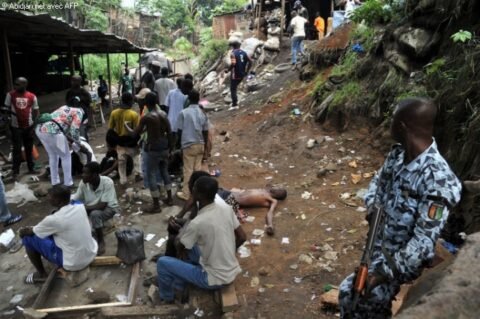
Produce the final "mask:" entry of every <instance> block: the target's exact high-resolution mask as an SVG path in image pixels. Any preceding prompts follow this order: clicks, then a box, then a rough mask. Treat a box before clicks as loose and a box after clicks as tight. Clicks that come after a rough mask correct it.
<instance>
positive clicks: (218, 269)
mask: <svg viewBox="0 0 480 319" xmlns="http://www.w3.org/2000/svg"><path fill="white" fill-rule="evenodd" d="M239 226H240V223H239V222H238V219H237V217H236V216H235V213H234V212H233V209H232V207H230V206H229V205H227V204H225V203H221V202H220V201H215V202H214V203H212V204H210V205H208V206H205V207H203V208H202V209H201V210H200V211H199V212H198V215H197V217H195V218H194V219H193V220H192V221H191V222H190V223H189V224H188V226H187V228H186V230H185V233H184V234H183V235H182V236H181V238H180V242H181V243H182V244H183V245H184V246H185V248H187V249H192V248H193V246H195V245H198V247H199V249H200V265H202V267H203V269H205V271H206V272H207V274H208V284H209V285H210V286H214V285H226V284H230V283H232V282H233V281H234V280H235V277H236V276H237V275H238V274H239V273H240V272H241V271H242V270H241V268H240V265H239V263H238V260H237V257H236V255H235V252H236V249H235V248H236V247H235V233H234V231H235V229H237V228H238V227H239Z"/></svg>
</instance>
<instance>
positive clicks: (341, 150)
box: [338, 146, 347, 153]
mask: <svg viewBox="0 0 480 319" xmlns="http://www.w3.org/2000/svg"><path fill="white" fill-rule="evenodd" d="M338 151H339V152H340V153H345V152H346V151H347V150H346V149H345V147H343V146H342V147H340V148H339V149H338Z"/></svg>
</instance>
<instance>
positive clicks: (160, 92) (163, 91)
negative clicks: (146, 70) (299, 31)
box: [155, 67, 177, 113]
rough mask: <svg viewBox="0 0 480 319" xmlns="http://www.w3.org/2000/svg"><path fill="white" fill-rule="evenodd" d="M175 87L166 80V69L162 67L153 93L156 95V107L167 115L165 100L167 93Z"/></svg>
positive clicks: (169, 80) (170, 80) (170, 81)
mask: <svg viewBox="0 0 480 319" xmlns="http://www.w3.org/2000/svg"><path fill="white" fill-rule="evenodd" d="M176 87H177V85H176V84H175V82H174V81H173V80H172V79H169V78H168V68H166V67H163V68H162V69H161V71H160V78H159V79H158V80H156V81H155V92H156V93H157V98H158V101H157V103H158V105H160V108H161V109H162V110H163V111H165V112H167V113H168V109H167V107H166V104H167V103H166V99H167V95H168V92H170V91H171V90H173V89H175V88H176Z"/></svg>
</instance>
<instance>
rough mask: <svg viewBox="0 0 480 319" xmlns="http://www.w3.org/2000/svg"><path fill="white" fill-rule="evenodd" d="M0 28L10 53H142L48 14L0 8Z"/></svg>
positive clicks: (116, 39) (107, 35) (122, 41)
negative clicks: (5, 33) (6, 39)
mask: <svg viewBox="0 0 480 319" xmlns="http://www.w3.org/2000/svg"><path fill="white" fill-rule="evenodd" d="M0 29H5V30H6V32H7V37H8V43H9V47H10V50H11V51H30V52H31V51H33V52H46V53H52V54H63V53H68V51H69V45H70V44H71V46H72V49H73V52H74V53H143V52H147V51H153V50H155V49H149V48H142V47H138V46H136V45H134V44H133V43H131V42H129V41H128V40H126V39H124V38H120V37H118V36H116V35H114V34H111V33H103V32H100V31H97V30H85V29H79V28H76V27H74V26H72V25H70V24H68V23H66V22H64V21H63V20H62V19H60V18H56V17H52V16H50V15H48V14H38V15H34V14H32V13H28V12H19V11H11V10H4V9H0Z"/></svg>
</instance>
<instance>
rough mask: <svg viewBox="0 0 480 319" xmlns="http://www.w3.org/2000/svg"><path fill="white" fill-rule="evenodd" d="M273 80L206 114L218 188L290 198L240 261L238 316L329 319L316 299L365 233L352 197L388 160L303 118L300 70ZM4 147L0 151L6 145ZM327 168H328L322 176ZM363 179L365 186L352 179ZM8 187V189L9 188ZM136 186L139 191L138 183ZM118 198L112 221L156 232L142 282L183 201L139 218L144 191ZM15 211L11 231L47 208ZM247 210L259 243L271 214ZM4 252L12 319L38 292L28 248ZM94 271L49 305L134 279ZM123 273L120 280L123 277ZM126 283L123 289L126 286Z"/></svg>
mask: <svg viewBox="0 0 480 319" xmlns="http://www.w3.org/2000/svg"><path fill="white" fill-rule="evenodd" d="M287 59H288V53H284V54H283V55H282V56H280V57H279V58H278V60H277V61H276V63H277V64H278V63H281V62H283V61H284V60H287ZM276 76H277V78H276V79H274V80H273V81H271V83H270V84H269V85H268V86H267V87H266V88H264V89H263V90H262V91H261V92H258V93H256V94H250V95H247V98H246V100H244V101H242V102H241V107H240V109H239V110H236V111H226V110H222V111H219V112H213V113H210V114H209V116H210V118H211V121H212V123H213V124H214V126H215V137H214V148H213V151H212V157H211V159H210V160H209V162H208V168H209V169H210V170H212V169H219V170H220V171H221V176H220V177H219V182H220V185H221V186H222V187H224V188H233V187H236V188H261V187H264V186H265V185H266V184H274V185H282V186H284V187H286V188H287V190H288V197H287V199H286V200H285V201H282V202H281V203H280V204H279V206H278V208H277V210H276V213H275V219H274V224H275V229H276V233H275V235H274V236H273V237H268V236H266V235H265V236H262V237H260V238H261V244H260V245H255V246H254V245H248V246H247V247H248V248H249V249H250V250H251V255H250V256H249V257H246V258H239V260H240V264H241V267H242V269H243V271H242V274H241V275H239V276H238V278H237V280H236V281H235V287H236V291H237V296H238V299H239V302H240V304H241V307H240V309H239V310H238V311H236V312H235V313H234V314H233V317H235V318H242V319H243V318H295V317H299V318H333V317H335V313H326V312H325V311H322V310H321V309H320V304H319V301H318V299H319V296H320V295H321V294H322V293H323V291H324V287H325V285H328V284H331V285H338V284H339V283H340V282H341V280H342V279H343V278H344V277H345V276H346V275H347V274H349V273H351V272H352V271H353V269H354V268H355V266H356V264H357V263H358V260H359V257H360V254H361V249H362V247H363V245H364V241H365V236H366V231H367V227H366V226H365V224H364V223H362V222H363V216H364V213H362V212H360V211H359V210H362V208H361V207H363V206H362V201H361V200H360V199H359V198H358V197H357V196H356V194H357V192H358V191H359V190H362V189H365V188H366V187H367V186H368V182H369V180H370V179H371V176H372V173H373V172H374V171H375V169H377V168H378V167H379V166H380V164H381V162H382V160H383V154H380V153H379V152H378V151H376V150H375V149H374V148H373V147H372V146H371V144H372V142H373V141H372V140H371V137H370V136H369V132H368V130H367V129H365V128H364V126H361V125H358V127H357V128H354V129H351V130H350V131H348V132H345V133H343V134H340V135H339V134H338V133H336V132H334V131H324V130H323V129H322V128H321V127H319V126H318V125H317V124H316V123H314V122H313V121H312V120H311V118H309V117H308V116H306V115H307V114H308V108H309V105H310V99H309V94H310V91H311V89H312V87H311V86H312V85H313V84H305V83H302V82H300V81H298V80H297V78H298V74H297V72H296V71H291V70H290V71H287V72H285V73H282V74H280V75H276ZM273 95H275V97H273V98H272V96H273ZM294 108H299V109H300V111H301V114H300V115H295V114H294V113H293V112H292V110H293V109H294ZM225 132H228V133H229V136H230V140H228V141H226V142H225V141H224V140H225V137H224V135H222V134H221V133H225ZM104 134H105V127H102V128H100V129H97V130H96V131H94V132H92V134H91V136H92V138H91V144H92V147H93V149H94V151H95V152H96V153H97V152H98V154H97V155H99V156H98V157H97V160H101V154H102V153H105V151H106V149H105V145H104V144H105V142H104ZM310 139H314V140H316V143H315V144H314V145H313V147H312V148H308V147H307V143H308V141H309V140H310ZM2 142H3V144H2V145H0V148H5V146H6V145H8V141H6V140H2ZM40 152H41V154H42V161H43V162H45V159H46V157H45V154H44V150H43V149H40ZM327 165H329V166H331V167H330V169H332V170H331V171H328V172H326V173H325V175H322V174H320V175H319V176H317V173H319V171H321V169H322V168H324V167H326V166H327ZM352 174H353V175H352ZM358 176H360V180H353V179H358V178H359V177H358ZM77 182H78V179H77ZM42 184H44V185H47V184H48V182H42ZM12 186H13V185H12V184H10V185H7V190H8V189H10V188H11V187H12ZM135 187H136V188H137V189H138V190H141V182H139V183H137V184H136V185H135ZM117 191H118V188H117ZM122 195H123V193H118V196H119V197H121V205H122V207H123V208H124V213H123V216H124V217H123V218H122V220H116V224H117V226H119V224H121V225H127V226H133V227H137V228H140V229H142V230H144V232H145V234H150V233H151V234H155V237H154V238H153V239H152V240H151V241H148V242H145V248H146V249H145V251H146V254H147V260H146V261H145V262H144V263H143V265H142V279H144V278H147V277H149V276H151V275H153V274H155V263H152V262H150V261H148V260H149V258H150V257H151V256H153V255H154V254H156V253H158V252H161V251H163V249H164V247H162V248H157V247H156V246H155V243H156V242H157V241H158V239H160V238H162V237H165V236H166V220H167V218H168V216H169V215H172V214H174V213H175V212H176V211H177V210H178V209H179V207H178V206H179V205H181V204H182V202H181V201H179V200H176V205H177V206H174V207H172V208H168V209H165V210H164V212H162V213H161V214H157V215H145V214H137V212H138V211H139V209H140V210H141V209H142V208H143V207H144V206H145V205H146V203H147V202H148V201H149V199H148V193H147V192H143V195H142V196H140V198H139V199H137V200H135V201H134V202H133V203H132V204H129V203H127V202H126V201H125V199H124V198H123V197H122ZM11 209H12V211H14V212H16V213H21V214H23V215H24V217H25V218H24V220H23V221H22V222H21V223H20V224H18V225H15V226H14V227H13V229H14V230H17V229H18V228H19V227H20V226H25V225H34V224H35V223H37V222H38V221H39V220H41V219H42V218H43V217H44V216H45V215H46V214H48V213H49V212H50V210H51V208H50V207H49V205H48V203H47V202H46V198H45V197H42V198H39V201H38V202H34V203H28V204H26V205H24V206H22V207H19V208H17V207H15V206H11ZM247 212H248V214H249V215H250V216H254V217H255V219H254V221H253V222H251V223H245V224H243V227H244V229H245V231H246V233H247V235H248V239H249V240H250V239H252V238H259V237H258V236H254V235H253V234H252V232H253V231H254V229H264V215H265V214H266V210H265V209H249V210H247ZM285 238H288V242H289V243H288V244H285V243H283V244H282V241H285ZM107 242H108V246H107V255H114V254H115V251H116V239H115V236H114V233H113V232H111V233H109V235H108V236H107ZM330 249H331V250H330ZM0 256H1V257H0V269H1V273H0V287H1V288H0V289H3V290H4V291H3V292H2V293H1V294H0V313H2V314H3V315H1V316H2V317H5V318H11V317H15V316H19V313H20V312H19V311H18V310H17V311H16V312H15V311H14V310H15V309H16V308H15V305H12V304H10V300H11V299H12V297H13V296H15V295H17V294H22V295H24V296H23V298H22V301H20V302H19V303H18V305H20V306H21V307H28V306H29V305H31V303H32V302H33V300H34V298H35V296H36V295H37V294H38V291H39V289H40V288H39V287H38V286H35V287H32V286H27V285H25V284H24V283H23V279H24V277H25V275H26V274H27V273H28V272H30V271H32V270H33V269H32V266H31V265H30V264H29V262H28V260H27V259H26V255H25V251H24V249H21V250H20V251H19V252H17V253H15V254H10V253H4V254H2V255H0ZM300 256H302V257H300ZM97 271H98V270H95V273H94V275H93V277H92V278H93V280H90V281H89V282H87V283H85V284H84V285H82V286H80V287H78V288H75V289H74V290H71V291H69V290H68V289H66V291H67V292H65V294H64V295H63V296H61V294H59V295H58V298H53V297H52V299H55V301H52V300H49V301H48V303H49V306H50V305H58V303H57V302H61V303H66V302H67V301H68V303H73V304H75V303H77V302H80V303H83V302H85V301H86V299H85V290H86V289H88V288H92V289H93V290H96V289H98V290H106V291H107V292H108V293H109V294H110V297H111V298H112V300H114V299H115V298H116V296H115V295H117V294H121V292H118V291H120V290H122V289H119V288H118V287H116V288H115V283H116V282H117V284H118V280H128V278H125V276H123V277H122V276H120V275H119V274H113V273H114V272H115V270H114V269H113V270H112V269H108V270H107V269H103V270H100V271H101V273H97ZM108 272H110V274H109V273H108ZM119 276H120V277H122V278H123V279H118V278H120V277H119ZM117 277H118V278H117ZM96 278H97V279H98V278H102V280H96ZM140 285H141V284H140ZM120 286H122V288H123V284H122V285H120ZM63 291H64V290H62V292H63ZM146 293H147V288H143V287H141V288H140V289H139V294H138V298H137V303H138V304H149V301H148V297H147V295H146ZM71 296H73V297H71ZM62 305H65V304H62ZM196 308H200V309H202V310H204V311H205V316H204V318H205V317H206V318H219V317H220V316H221V315H220V313H219V306H218V305H217V304H216V303H215V302H213V298H211V295H210V294H207V293H202V292H199V291H194V292H193V294H192V295H191V302H190V307H189V308H186V309H187V310H185V309H183V313H185V311H186V312H187V313H188V315H190V316H193V312H194V311H195V310H196ZM12 311H13V312H12ZM184 317H186V316H183V315H181V316H180V315H179V316H178V318H184ZM192 318H193V317H192Z"/></svg>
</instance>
